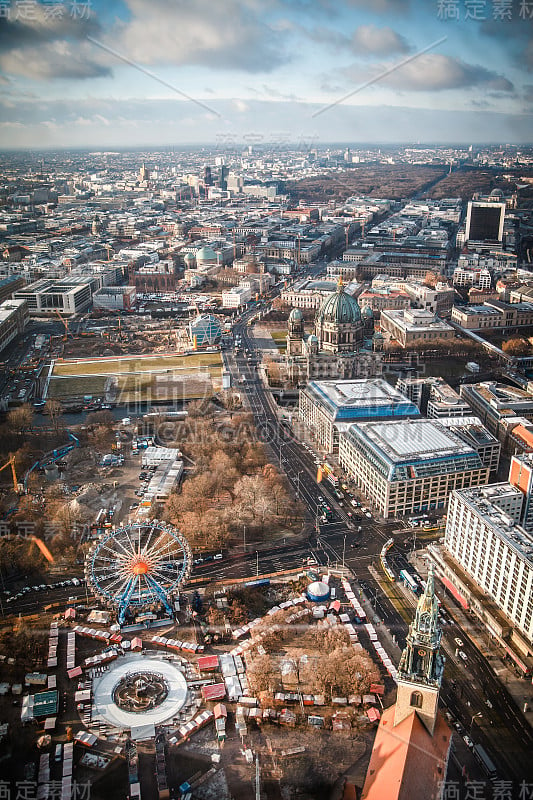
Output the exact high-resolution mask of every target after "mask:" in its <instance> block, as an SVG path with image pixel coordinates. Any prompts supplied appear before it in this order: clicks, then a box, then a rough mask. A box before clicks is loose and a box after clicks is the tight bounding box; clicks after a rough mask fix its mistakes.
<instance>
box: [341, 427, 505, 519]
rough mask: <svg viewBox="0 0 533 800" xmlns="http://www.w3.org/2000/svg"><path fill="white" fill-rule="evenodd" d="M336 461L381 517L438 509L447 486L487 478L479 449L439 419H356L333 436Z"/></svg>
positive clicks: (477, 482) (474, 483) (444, 500)
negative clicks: (334, 438) (360, 420)
mask: <svg viewBox="0 0 533 800" xmlns="http://www.w3.org/2000/svg"><path fill="white" fill-rule="evenodd" d="M339 463H340V465H341V467H342V468H343V469H344V470H345V472H346V473H347V474H348V475H349V476H350V477H351V478H352V480H353V481H354V482H355V484H356V485H357V486H358V488H359V489H360V490H361V491H362V493H363V494H364V496H365V497H366V498H367V499H368V500H369V502H370V503H371V504H372V506H373V507H374V508H375V510H376V511H377V512H378V513H379V514H380V515H381V516H382V517H384V518H388V517H397V516H403V515H406V514H413V513H419V512H421V511H428V510H430V509H435V510H438V509H443V508H444V507H445V506H446V503H447V502H448V497H449V494H450V492H451V491H452V490H453V489H459V488H465V487H470V486H479V485H481V484H484V483H487V481H488V479H489V469H488V467H485V466H483V464H482V462H481V458H480V457H479V454H478V453H477V452H476V451H475V450H474V449H473V448H472V447H470V446H469V445H467V444H466V443H465V442H463V441H462V440H461V439H460V437H459V436H456V435H455V434H454V433H452V432H451V431H450V430H448V429H447V428H445V427H444V426H443V425H441V424H440V423H439V422H437V421H434V420H427V419H409V420H403V421H400V420H391V421H384V422H361V423H358V424H357V425H350V426H349V427H348V428H347V430H346V431H344V432H342V433H341V434H340V436H339Z"/></svg>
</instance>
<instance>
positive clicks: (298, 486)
mask: <svg viewBox="0 0 533 800" xmlns="http://www.w3.org/2000/svg"><path fill="white" fill-rule="evenodd" d="M302 472H305V470H303V469H301V470H300V472H298V474H297V475H296V494H297V495H298V497H299V496H300V475H301V474H302Z"/></svg>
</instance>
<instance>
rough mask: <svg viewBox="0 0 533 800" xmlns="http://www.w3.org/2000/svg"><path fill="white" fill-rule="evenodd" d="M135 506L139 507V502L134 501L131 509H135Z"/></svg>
mask: <svg viewBox="0 0 533 800" xmlns="http://www.w3.org/2000/svg"><path fill="white" fill-rule="evenodd" d="M135 508H139V503H132V504H131V506H130V509H131V510H132V511H133V510H134V509H135Z"/></svg>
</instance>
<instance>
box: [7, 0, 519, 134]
mask: <svg viewBox="0 0 533 800" xmlns="http://www.w3.org/2000/svg"><path fill="white" fill-rule="evenodd" d="M0 6H1V8H0V107H1V112H0V146H2V147H60V146H61V147H63V146H67V147H77V146H88V147H94V148H107V147H119V146H121V147H127V146H137V145H145V146H157V145H179V144H191V143H192V144H194V143H215V142H216V143H223V142H227V143H231V142H233V141H236V142H242V141H244V142H256V141H272V142H278V143H287V144H289V145H290V144H299V143H302V142H305V143H312V142H314V143H316V144H317V145H320V144H327V143H330V142H353V143H357V142H376V143H395V142H422V143H424V142H427V143H434V142H444V143H467V144H469V143H471V142H474V143H477V142H494V143H505V142H518V143H521V142H526V143H528V142H531V139H532V133H533V0H531V2H529V0H447V1H446V0H91V2H88V0H87V2H75V1H74V0H63V1H62V2H61V0H46V1H45V2H39V0H2V2H1V3H0Z"/></svg>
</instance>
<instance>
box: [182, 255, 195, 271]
mask: <svg viewBox="0 0 533 800" xmlns="http://www.w3.org/2000/svg"><path fill="white" fill-rule="evenodd" d="M183 263H184V265H185V269H194V268H195V266H196V259H195V257H194V256H193V254H192V253H185V255H184V256H183Z"/></svg>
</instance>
